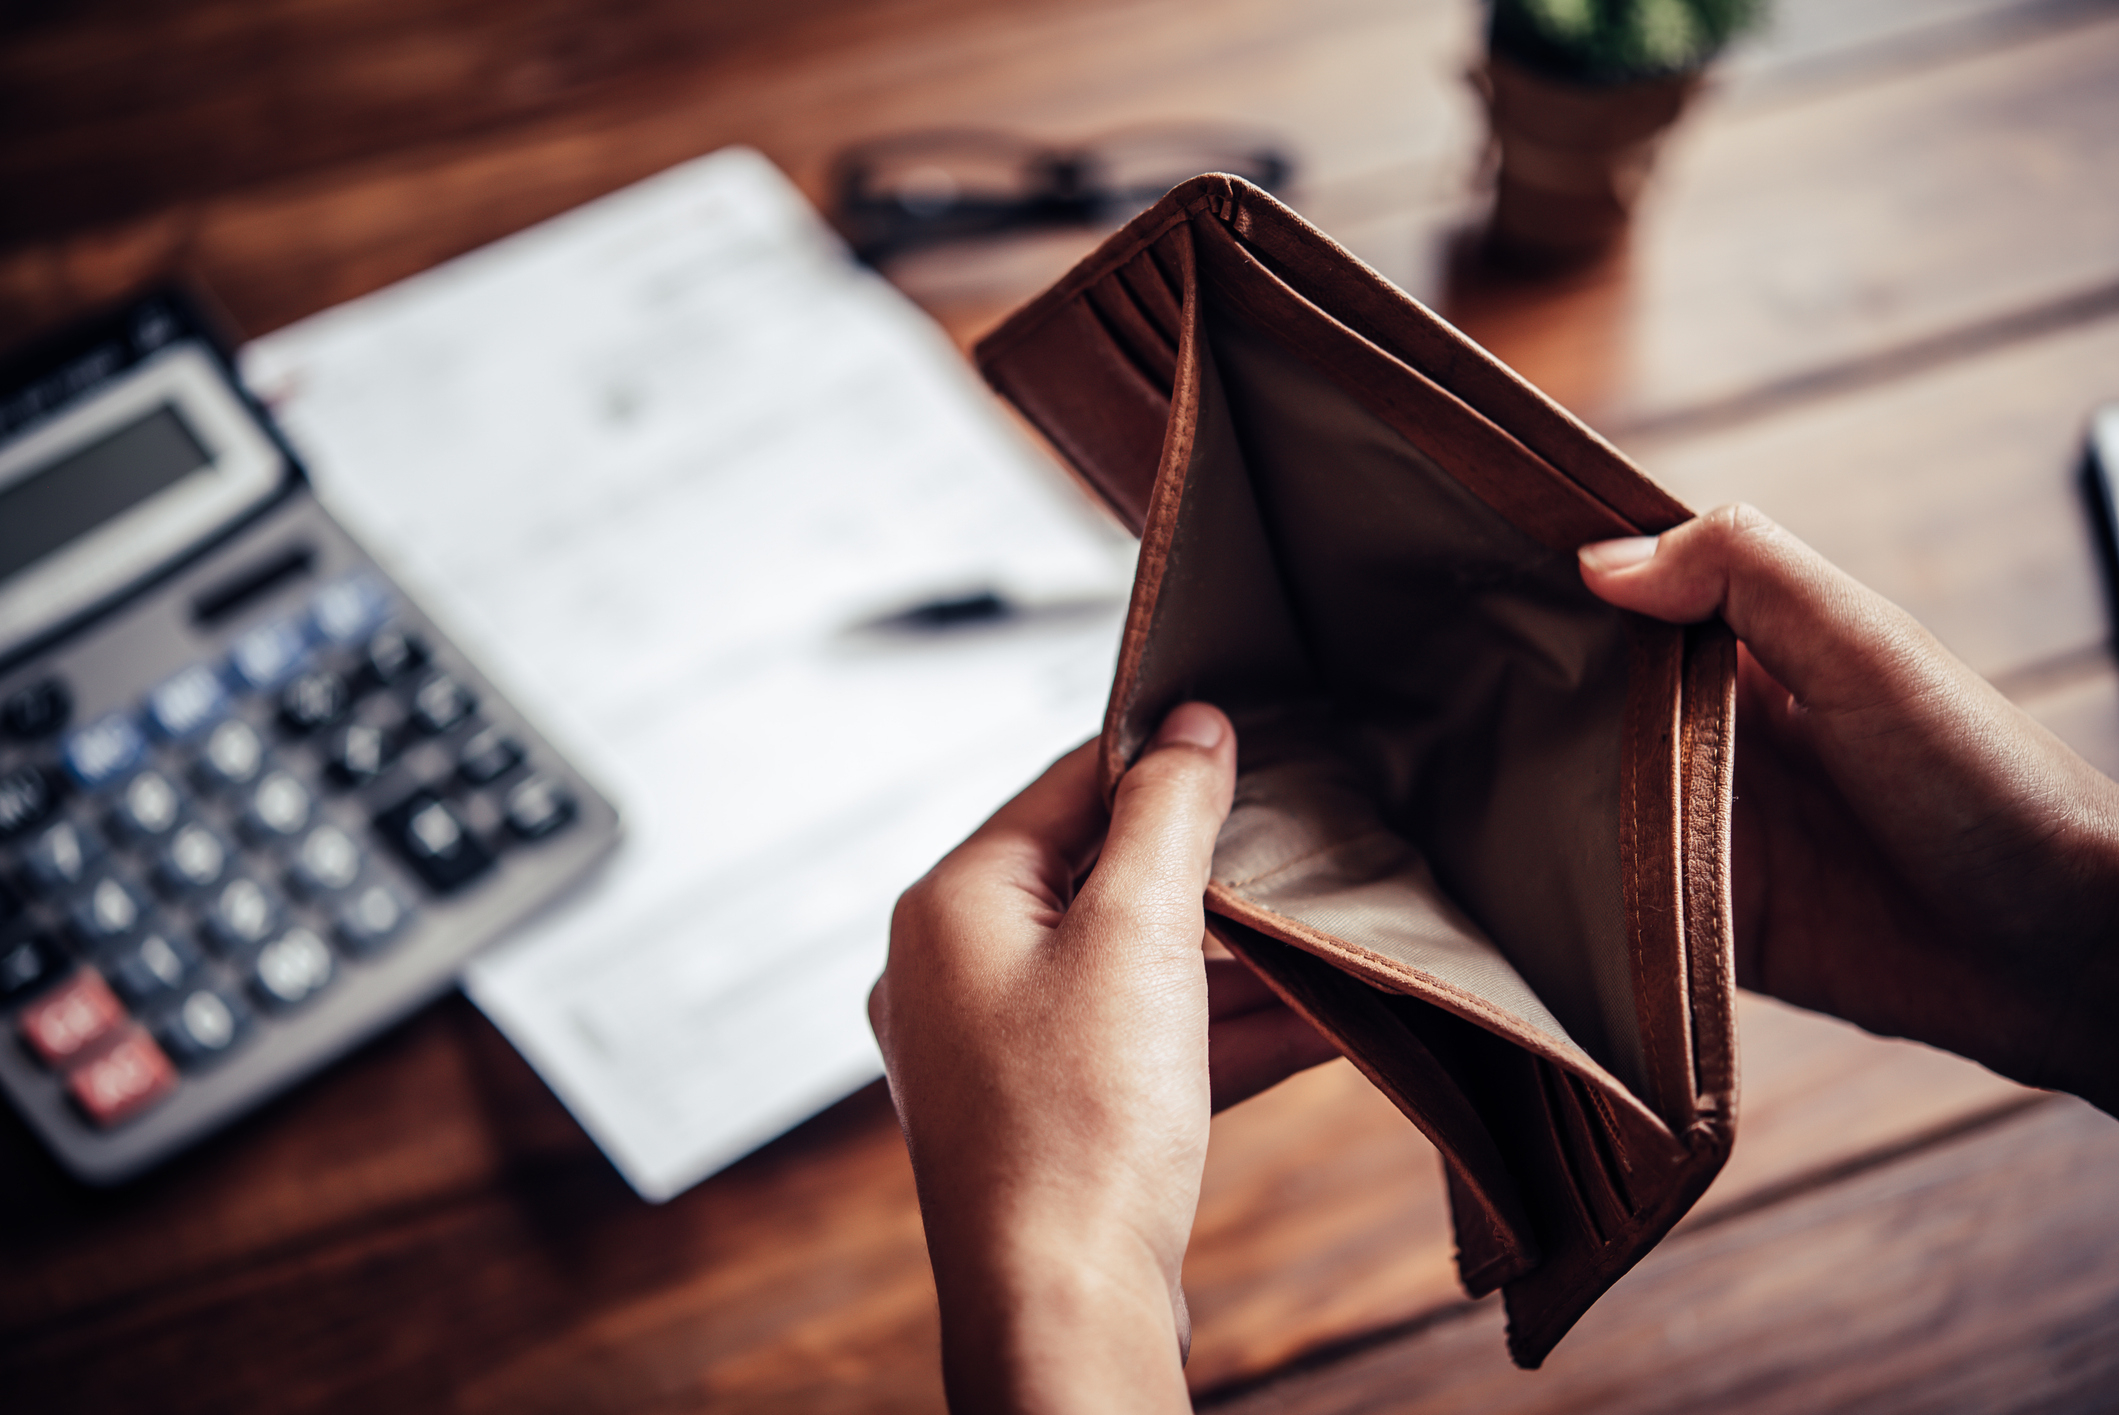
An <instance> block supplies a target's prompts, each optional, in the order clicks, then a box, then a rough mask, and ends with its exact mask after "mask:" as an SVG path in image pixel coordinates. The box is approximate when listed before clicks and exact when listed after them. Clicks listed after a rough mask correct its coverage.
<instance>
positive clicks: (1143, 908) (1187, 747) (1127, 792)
mask: <svg viewBox="0 0 2119 1415" xmlns="http://www.w3.org/2000/svg"><path fill="white" fill-rule="evenodd" d="M1235 790H1236V729H1235V727H1234V726H1233V725H1232V724H1231V723H1230V722H1229V719H1228V717H1227V716H1226V715H1224V714H1223V713H1222V711H1221V709H1219V708H1217V707H1213V706H1210V705H1209V704H1206V703H1183V704H1180V705H1179V706H1177V707H1175V708H1173V709H1171V711H1170V715H1169V716H1167V717H1165V718H1164V719H1163V723H1162V727H1161V729H1160V730H1159V731H1157V732H1156V734H1155V736H1154V738H1153V740H1151V741H1150V742H1149V743H1148V747H1147V750H1146V751H1145V752H1143V753H1142V754H1141V756H1140V759H1139V760H1138V761H1136V762H1134V764H1133V766H1132V767H1131V768H1130V769H1129V770H1128V771H1127V772H1126V774H1125V776H1124V777H1123V778H1121V779H1120V781H1119V783H1118V794H1117V798H1116V799H1115V800H1114V801H1113V802H1112V804H1111V827H1110V831H1109V833H1108V834H1107V835H1106V836H1105V838H1104V848H1103V854H1102V856H1101V857H1100V858H1099V859H1098V861H1097V865H1096V870H1095V872H1094V873H1093V874H1091V875H1090V877H1089V880H1088V882H1087V883H1086V884H1085V885H1084V886H1083V888H1082V894H1081V898H1080V899H1079V900H1078V901H1077V904H1076V909H1077V910H1081V909H1083V908H1086V909H1087V910H1089V911H1090V912H1091V913H1092V914H1093V916H1094V917H1095V918H1096V920H1097V923H1098V924H1099V926H1100V931H1101V929H1102V928H1111V929H1121V930H1124V931H1125V932H1126V933H1127V934H1129V935H1132V936H1135V937H1140V936H1144V935H1146V934H1150V933H1154V934H1159V935H1161V936H1162V937H1164V938H1166V939H1168V940H1171V941H1173V942H1176V943H1177V944H1179V945H1180V946H1182V947H1184V948H1186V949H1189V950H1191V951H1193V952H1197V950H1198V948H1199V942H1200V935H1201V931H1202V930H1203V929H1204V928H1205V925H1206V918H1205V909H1204V906H1203V905H1202V904H1201V902H1200V896H1201V895H1202V894H1204V893H1205V891H1206V887H1207V876H1208V873H1209V871H1210V869H1211V868H1212V865H1213V862H1214V840H1215V837H1216V836H1218V835H1219V834H1220V833H1221V823H1222V822H1223V821H1224V820H1226V819H1227V818H1228V814H1229V803H1230V801H1231V799H1232V798H1233V797H1234V795H1235Z"/></svg>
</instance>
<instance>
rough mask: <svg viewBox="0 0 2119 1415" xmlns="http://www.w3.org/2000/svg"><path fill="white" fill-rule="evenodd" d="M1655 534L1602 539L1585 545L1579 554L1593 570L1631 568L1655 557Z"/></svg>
mask: <svg viewBox="0 0 2119 1415" xmlns="http://www.w3.org/2000/svg"><path fill="white" fill-rule="evenodd" d="M1655 546H1656V538H1655V537H1654V536H1625V537H1622V538H1621V539H1618V540H1600V541H1596V542H1593V543H1592V544H1589V545H1585V546H1583V547H1582V548H1581V549H1580V550H1579V551H1577V552H1576V554H1577V555H1579V556H1581V557H1582V563H1583V564H1584V565H1587V566H1588V567H1589V568H1590V569H1592V570H1598V571H1611V570H1630V569H1632V568H1633V567H1634V566H1636V565H1639V564H1642V563H1644V562H1646V561H1648V560H1651V559H1653V558H1654V557H1655Z"/></svg>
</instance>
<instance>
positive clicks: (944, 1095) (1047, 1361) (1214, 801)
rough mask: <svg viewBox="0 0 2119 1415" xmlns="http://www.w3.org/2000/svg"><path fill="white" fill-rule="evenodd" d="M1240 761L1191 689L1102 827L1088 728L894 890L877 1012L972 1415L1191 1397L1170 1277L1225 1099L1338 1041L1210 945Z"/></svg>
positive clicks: (963, 1405)
mask: <svg viewBox="0 0 2119 1415" xmlns="http://www.w3.org/2000/svg"><path fill="white" fill-rule="evenodd" d="M1235 769H1236V739H1235V733H1234V731H1233V730H1232V729H1231V727H1230V725H1229V723H1228V720H1227V718H1226V717H1224V716H1223V715H1222V714H1221V713H1220V712H1219V711H1218V710H1217V709H1214V708H1211V707H1206V706H1204V705H1201V704H1187V705H1184V706H1181V707H1179V708H1177V709H1175V710H1174V711H1173V712H1171V713H1170V715H1169V717H1168V719H1167V720H1166V721H1165V723H1164V725H1163V728H1162V731H1161V733H1160V734H1159V735H1158V736H1157V737H1156V739H1155V740H1154V742H1153V743H1152V744H1151V746H1150V749H1149V750H1148V751H1147V752H1146V753H1145V754H1144V755H1143V756H1142V757H1141V759H1140V760H1139V761H1138V762H1137V763H1136V764H1135V765H1134V766H1133V768H1132V769H1131V770H1130V771H1129V772H1128V773H1127V774H1126V777H1125V779H1124V781H1123V782H1122V783H1121V785H1120V787H1119V790H1118V793H1117V796H1116V797H1115V799H1114V801H1113V805H1112V810H1111V814H1110V816H1109V818H1108V829H1107V818H1106V815H1105V811H1104V806H1103V798H1102V794H1101V792H1100V790H1099V783H1098V776H1097V770H1098V763H1097V753H1096V749H1095V745H1094V744H1093V743H1092V744H1090V745H1088V746H1085V747H1083V748H1081V749H1079V750H1077V751H1075V752H1073V753H1070V754H1069V755H1068V756H1066V757H1064V758H1062V759H1061V760H1060V761H1059V762H1058V763H1056V764H1055V765H1054V766H1053V767H1052V769H1051V770H1050V771H1048V772H1047V773H1046V774H1045V775H1044V776H1043V777H1041V778H1040V779H1039V780H1038V781H1036V782H1035V783H1033V784H1032V785H1031V786H1030V787H1029V788H1027V789H1026V790H1025V791H1024V792H1023V793H1022V794H1021V795H1020V796H1018V797H1017V798H1016V799H1015V800H1013V801H1011V802H1009V803H1008V804H1007V805H1006V806H1004V807H1002V808H1001V810H1000V811H999V812H997V813H996V814H995V815H994V817H993V818H992V819H991V820H990V821H988V822H987V823H986V824H985V825H984V826H982V827H981V828H980V829H979V830H978V831H977V832H975V833H974V834H973V835H972V836H971V838H970V839H968V840H966V841H965V842H964V844H963V845H962V846H960V847H958V849H956V850H955V851H953V852H951V854H950V855H949V856H948V857H946V858H945V859H943V860H942V862H941V863H940V864H938V865H936V866H935V868H934V869H933V870H932V871H930V872H929V873H928V875H927V876H926V877H925V878H924V879H922V880H921V881H920V882H919V883H917V884H916V885H914V886H913V887H912V888H911V889H910V890H908V891H907V892H906V895H905V897H904V898H903V899H902V900H901V901H900V902H899V905H898V910H897V914H896V916H895V918H894V919H893V921H892V927H891V948H890V963H889V967H888V968H887V969H886V970H885V972H884V975H883V978H882V980H881V981H880V982H879V983H878V984H877V985H876V990H875V993H874V995H873V996H872V997H871V999H870V1002H869V1014H870V1017H871V1019H872V1020H873V1022H874V1024H875V1029H876V1036H877V1039H878V1041H879V1042H880V1043H881V1046H882V1049H883V1055H884V1059H885V1063H886V1065H887V1067H888V1070H889V1075H890V1086H891V1098H892V1101H893V1103H894V1104H895V1105H896V1106H897V1109H898V1115H899V1119H900V1122H901V1123H902V1125H903V1126H904V1130H905V1137H906V1143H907V1146H908V1148H909V1149H910V1151H911V1154H912V1161H913V1171H914V1175H915V1177H916V1179H917V1181H918V1185H919V1194H920V1210H921V1215H922V1218H923V1220H924V1221H925V1223H926V1227H927V1239H928V1249H929V1253H930V1256H931V1257H932V1259H933V1263H934V1271H935V1285H936V1289H937V1293H938V1295H939V1297H940V1299H941V1306H942V1319H943V1320H942V1325H943V1369H944V1375H945V1379H946V1381H947V1383H948V1387H949V1392H950V1398H951V1403H952V1404H953V1405H954V1406H956V1407H957V1408H960V1409H980V1410H984V1409H1076V1408H1078V1409H1083V1410H1092V1409H1093V1410H1129V1409H1139V1410H1152V1409H1185V1408H1188V1402H1187V1398H1186V1394H1185V1386H1184V1376H1183V1370H1182V1358H1183V1351H1184V1348H1185V1346H1186V1344H1187V1343H1188V1341H1189V1335H1190V1333H1189V1323H1188V1320H1187V1318H1186V1315H1185V1311H1184V1298H1183V1293H1182V1291H1181V1290H1180V1288H1179V1286H1178V1274H1179V1267H1180V1264H1181V1263H1182V1261H1183V1257H1184V1250H1185V1244H1186V1242H1187V1240H1188V1239H1189V1238H1190V1236H1191V1229H1192V1219H1193V1212H1194V1209H1195V1208H1196V1207H1197V1204H1198V1199H1199V1185H1200V1174H1201V1171H1202V1169H1203V1167H1204V1165H1205V1161H1206V1145H1207V1122H1208V1119H1209V1116H1210V1114H1211V1112H1212V1110H1213V1109H1215V1108H1218V1106H1220V1105H1225V1104H1228V1103H1230V1102H1232V1101H1234V1100H1237V1099H1241V1098H1242V1097H1243V1096H1245V1095H1248V1094H1251V1093H1253V1092H1255V1091H1257V1090H1261V1089H1263V1088H1264V1087H1265V1086H1268V1085H1270V1084H1272V1083H1273V1082H1274V1081H1277V1080H1279V1079H1280V1078H1281V1077H1282V1076H1285V1075H1287V1074H1288V1073H1289V1072H1291V1071H1294V1070H1298V1069H1300V1068H1301V1067H1304V1066H1308V1065H1314V1064H1316V1063H1317V1062H1320V1061H1324V1060H1327V1059H1329V1058H1330V1057H1333V1056H1336V1055H1337V1052H1336V1051H1335V1050H1334V1049H1333V1047H1332V1046H1331V1044H1330V1043H1329V1042H1327V1041H1325V1040H1324V1038H1322V1037H1320V1036H1319V1035H1318V1034H1317V1033H1316V1032H1314V1031H1312V1030H1311V1029H1310V1027H1309V1026H1308V1024H1307V1023H1305V1022H1303V1021H1302V1020H1301V1019H1300V1018H1299V1017H1297V1016H1296V1015H1295V1014H1294V1013H1293V1012H1291V1011H1289V1010H1287V1009H1286V1008H1285V1007H1283V1006H1281V1005H1280V1004H1279V1002H1278V1000H1277V999H1275V998H1273V997H1272V995H1271V994H1270V993H1269V992H1267V991H1266V990H1265V989H1264V988H1263V987H1262V986H1261V985H1259V984H1258V983H1257V982H1256V980H1255V978H1253V977H1252V976H1251V975H1250V974H1249V971H1248V970H1247V969H1244V968H1243V967H1242V966H1241V965H1240V964H1237V963H1235V962H1234V961H1233V960H1223V961H1215V960H1209V959H1207V958H1206V957H1205V955H1204V953H1203V951H1202V940H1203V938H1204V932H1205V916H1204V911H1203V908H1202V904H1201V895H1202V893H1203V891H1204V890H1205V887H1206V881H1207V870H1208V864H1209V862H1210V860H1211V858H1212V854H1213V847H1214V840H1215V837H1216V835H1217V833H1218V832H1219V830H1220V828H1221V823H1222V820H1223V818H1224V817H1225V816H1226V815H1227V813H1228V808H1229V799H1230V793H1231V790H1232V787H1233V783H1234V779H1235ZM1092 862H1093V867H1092ZM1210 974H1211V975H1212V981H1211V982H1210ZM1210 1054H1211V1056H1212V1066H1211V1072H1212V1074H1211V1078H1210V1065H1209V1056H1210Z"/></svg>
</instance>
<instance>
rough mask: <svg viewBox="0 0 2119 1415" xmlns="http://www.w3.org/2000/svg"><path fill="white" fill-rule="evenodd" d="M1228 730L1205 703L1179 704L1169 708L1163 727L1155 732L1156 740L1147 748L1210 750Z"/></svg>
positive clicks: (1219, 742)
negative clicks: (1197, 748) (1181, 747)
mask: <svg viewBox="0 0 2119 1415" xmlns="http://www.w3.org/2000/svg"><path fill="white" fill-rule="evenodd" d="M1227 731H1228V728H1227V727H1226V726H1225V725H1224V724H1223V722H1222V717H1221V714H1220V713H1218V712H1216V711H1214V709H1212V708H1210V707H1208V706H1207V705H1206V704H1205V703H1179V704H1178V705H1177V706H1176V707H1174V708H1171V709H1170V715H1169V716H1168V717H1166V718H1164V719H1163V725H1162V727H1161V728H1160V729H1159V730H1157V732H1156V734H1155V740H1154V741H1153V742H1150V743H1149V744H1148V745H1149V746H1151V747H1177V746H1185V747H1203V748H1207V749H1209V750H1211V749H1213V748H1215V747H1218V746H1220V745H1221V739H1222V736H1223V734H1224V733H1226V732H1227Z"/></svg>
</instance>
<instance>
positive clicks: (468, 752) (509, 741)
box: [456, 727, 522, 786]
mask: <svg viewBox="0 0 2119 1415" xmlns="http://www.w3.org/2000/svg"><path fill="white" fill-rule="evenodd" d="M521 760H522V743H520V742H518V741H516V740H515V739H514V738H513V737H510V736H508V735H507V734H506V733H504V732H502V731H501V730H500V729H499V728H498V727H488V728H487V729H486V730H485V731H483V732H481V733H479V734H478V735H477V736H476V737H473V738H472V739H471V740H470V741H469V742H466V743H465V744H464V752H463V756H462V757H461V758H460V759H459V760H458V761H457V764H456V774H457V775H458V776H461V777H462V778H463V779H464V780H465V781H467V782H469V783H470V784H471V785H473V786H485V785H489V784H490V783H492V782H495V781H498V780H499V779H500V778H501V777H503V776H505V775H507V773H508V772H509V771H510V770H512V769H513V768H514V767H515V765H516V763H518V762H520V761H521Z"/></svg>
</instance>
